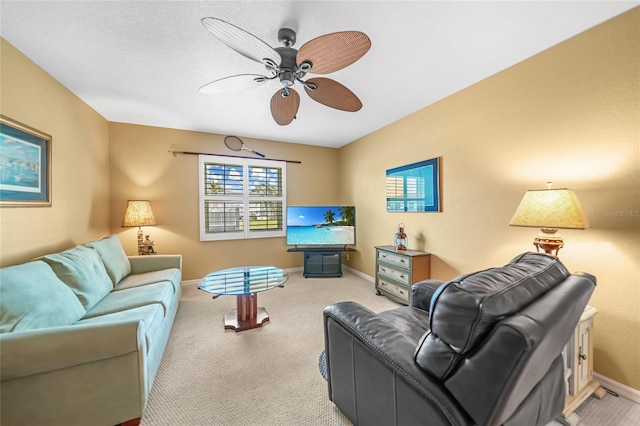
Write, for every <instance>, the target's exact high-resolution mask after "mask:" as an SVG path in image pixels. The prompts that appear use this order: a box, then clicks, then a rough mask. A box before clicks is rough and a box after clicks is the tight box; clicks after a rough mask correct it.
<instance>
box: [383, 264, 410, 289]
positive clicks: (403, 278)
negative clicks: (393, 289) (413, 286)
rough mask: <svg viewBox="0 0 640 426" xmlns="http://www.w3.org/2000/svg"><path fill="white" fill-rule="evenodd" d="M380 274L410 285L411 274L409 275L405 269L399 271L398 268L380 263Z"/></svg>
mask: <svg viewBox="0 0 640 426" xmlns="http://www.w3.org/2000/svg"><path fill="white" fill-rule="evenodd" d="M378 274H380V275H385V276H387V277H389V278H391V279H394V280H396V281H400V282H401V283H404V284H407V285H408V284H409V283H410V279H409V278H410V275H411V274H410V273H409V271H407V270H404V269H398V268H397V267H396V266H388V265H383V264H381V263H379V264H378Z"/></svg>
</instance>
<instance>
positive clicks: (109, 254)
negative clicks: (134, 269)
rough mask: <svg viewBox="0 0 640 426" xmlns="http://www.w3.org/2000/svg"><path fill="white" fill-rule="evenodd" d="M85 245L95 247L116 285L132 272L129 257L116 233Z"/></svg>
mask: <svg viewBox="0 0 640 426" xmlns="http://www.w3.org/2000/svg"><path fill="white" fill-rule="evenodd" d="M85 246H87V247H91V248H94V249H95V250H96V251H97V252H98V254H99V255H100V259H102V263H104V267H105V269H106V270H107V274H108V275H109V278H111V282H112V283H113V285H114V286H116V285H118V283H119V282H120V281H121V280H122V279H123V278H124V277H126V276H127V275H129V274H130V273H131V263H130V262H129V258H128V257H127V255H126V254H125V252H124V249H123V248H122V244H121V243H120V240H119V239H118V237H116V236H115V235H110V236H108V237H105V238H103V239H101V240H98V241H91V242H89V243H87V244H85Z"/></svg>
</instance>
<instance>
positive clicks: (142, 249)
mask: <svg viewBox="0 0 640 426" xmlns="http://www.w3.org/2000/svg"><path fill="white" fill-rule="evenodd" d="M155 225H157V223H156V218H155V216H154V215H153V210H151V203H150V202H149V200H129V201H127V209H126V210H125V212H124V219H123V220H122V227H123V228H129V227H134V226H137V227H138V256H141V255H146V254H156V251H155V250H154V248H153V245H154V242H153V241H151V240H150V239H149V235H147V236H146V238H145V239H143V238H142V236H143V233H142V227H143V226H155Z"/></svg>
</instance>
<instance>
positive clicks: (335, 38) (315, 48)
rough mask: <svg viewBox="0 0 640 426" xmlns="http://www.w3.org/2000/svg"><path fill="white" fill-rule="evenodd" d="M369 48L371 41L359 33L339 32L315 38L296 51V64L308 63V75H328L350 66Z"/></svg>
mask: <svg viewBox="0 0 640 426" xmlns="http://www.w3.org/2000/svg"><path fill="white" fill-rule="evenodd" d="M370 48H371V40H369V37H367V35H366V34H365V33H363V32H360V31H341V32H337V33H331V34H326V35H323V36H320V37H316V38H314V39H313V40H310V41H308V42H306V43H305V44H303V45H302V47H301V48H300V50H298V55H297V57H296V60H297V62H298V64H301V63H303V62H305V61H306V62H310V63H311V69H310V70H309V72H310V73H313V74H329V73H332V72H334V71H338V70H341V69H342V68H344V67H346V66H348V65H351V64H352V63H354V62H355V61H357V60H358V59H360V58H361V57H362V56H363V55H364V54H365V53H367V52H368V51H369V49H370Z"/></svg>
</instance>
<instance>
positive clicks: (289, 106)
mask: <svg viewBox="0 0 640 426" xmlns="http://www.w3.org/2000/svg"><path fill="white" fill-rule="evenodd" d="M299 107H300V95H298V92H296V91H295V90H293V89H291V88H289V96H287V97H286V98H285V97H284V96H282V89H280V90H278V91H277V92H276V93H275V94H274V95H273V96H272V97H271V115H272V116H273V119H274V120H275V121H276V123H278V124H279V125H281V126H286V125H287V124H290V123H291V122H292V121H293V119H294V118H296V114H297V112H298V108H299Z"/></svg>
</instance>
